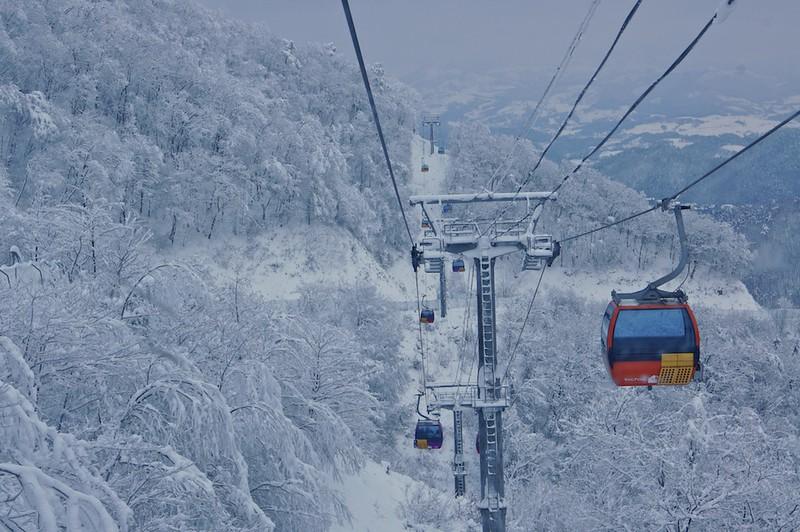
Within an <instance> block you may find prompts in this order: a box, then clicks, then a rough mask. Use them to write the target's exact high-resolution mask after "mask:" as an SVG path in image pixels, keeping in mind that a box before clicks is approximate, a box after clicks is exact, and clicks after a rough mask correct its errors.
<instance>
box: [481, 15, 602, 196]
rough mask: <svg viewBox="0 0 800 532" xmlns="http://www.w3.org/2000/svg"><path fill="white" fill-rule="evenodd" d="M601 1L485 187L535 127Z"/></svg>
mask: <svg viewBox="0 0 800 532" xmlns="http://www.w3.org/2000/svg"><path fill="white" fill-rule="evenodd" d="M600 2H601V0H594V2H592V5H590V6H589V11H588V12H587V13H586V16H585V17H584V18H583V21H582V22H581V25H580V26H579V27H578V32H577V33H576V34H575V36H574V37H573V38H572V41H571V42H570V44H569V46H568V47H567V50H566V52H565V53H564V56H563V57H562V58H561V62H560V63H559V64H558V66H557V67H556V70H555V72H553V77H551V78H550V81H549V82H548V84H547V86H546V87H545V89H544V92H543V93H542V95H541V96H540V97H539V101H538V102H536V106H535V107H534V108H533V111H531V114H530V115H528V118H527V119H526V120H525V122H523V127H522V129H521V130H520V132H519V133H518V134H517V136H516V137H514V142H513V143H512V145H511V149H510V150H509V151H508V153H507V154H506V156H505V158H504V159H503V161H502V162H501V163H500V166H498V167H497V168H496V169H495V171H494V172H493V173H492V175H491V177H490V178H489V182H488V183H487V185H486V187H485V188H488V189H489V190H492V191H493V190H494V186H495V178H497V177H498V174H500V179H501V180H502V178H503V176H502V173H501V171H503V169H504V168H505V167H506V165H507V164H508V162H509V161H510V160H511V158H512V157H513V155H514V153H516V151H517V147H518V146H519V141H520V140H521V139H522V137H523V136H524V135H525V134H527V133H528V131H530V130H531V129H533V127H534V126H535V125H536V121H537V120H538V119H539V110H540V109H541V107H542V105H543V104H544V102H545V100H546V99H547V97H548V96H549V95H550V90H551V89H552V88H553V86H554V85H555V83H556V81H557V80H558V79H559V78H560V77H561V75H562V74H563V73H564V71H566V68H567V66H568V65H569V62H570V61H571V60H572V56H573V54H574V53H575V50H576V49H577V48H578V44H579V43H580V41H581V39H582V38H583V34H584V33H585V32H586V29H587V28H588V27H589V22H590V21H591V20H592V17H594V14H595V12H597V8H598V6H599V5H600ZM498 184H499V183H498Z"/></svg>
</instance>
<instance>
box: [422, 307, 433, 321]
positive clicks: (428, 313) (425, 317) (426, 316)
mask: <svg viewBox="0 0 800 532" xmlns="http://www.w3.org/2000/svg"><path fill="white" fill-rule="evenodd" d="M435 319H436V316H435V315H434V313H433V310H432V309H429V308H424V309H422V312H420V313H419V322H420V323H433V322H434V320H435Z"/></svg>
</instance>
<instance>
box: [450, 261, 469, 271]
mask: <svg viewBox="0 0 800 532" xmlns="http://www.w3.org/2000/svg"><path fill="white" fill-rule="evenodd" d="M465 269H466V267H465V265H464V259H454V260H453V271H454V272H456V273H463V272H464V270H465Z"/></svg>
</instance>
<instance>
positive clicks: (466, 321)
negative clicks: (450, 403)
mask: <svg viewBox="0 0 800 532" xmlns="http://www.w3.org/2000/svg"><path fill="white" fill-rule="evenodd" d="M474 275H475V264H474V262H473V264H470V268H469V276H468V282H469V289H468V290H467V303H466V305H465V306H466V310H465V311H464V322H463V328H462V332H461V348H460V349H459V352H458V366H457V367H456V384H457V385H458V386H457V387H456V404H458V400H459V398H460V395H461V374H462V372H463V369H464V355H465V354H466V352H467V340H468V339H467V336H468V334H467V327H469V326H470V319H469V318H470V311H471V310H472V289H473V286H472V282H473V277H474Z"/></svg>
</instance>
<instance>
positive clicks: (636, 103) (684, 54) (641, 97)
mask: <svg viewBox="0 0 800 532" xmlns="http://www.w3.org/2000/svg"><path fill="white" fill-rule="evenodd" d="M716 19H717V13H714V16H713V17H711V18H710V19H709V20H708V22H706V25H705V26H703V29H701V30H700V33H698V34H697V35H696V36H695V38H694V39H693V40H692V42H690V43H689V45H688V46H687V47H686V48H684V50H683V51H682V52H681V53H680V55H678V57H677V58H676V59H675V60H674V61H673V62H672V64H671V65H669V67H668V68H667V69H666V70H665V71H664V73H663V74H661V75H660V76H659V77H658V78H656V80H655V81H654V82H653V83H651V84H650V86H649V87H647V89H645V91H644V92H643V93H642V94H640V95H639V97H638V98H636V100H635V101H634V102H633V104H631V106H630V107H629V108H628V110H627V111H625V114H623V115H622V117H621V118H620V119H619V120H618V121H617V123H616V124H615V125H614V127H613V128H611V131H609V132H608V133H607V134H606V136H605V137H603V139H602V140H601V141H600V142H599V143H598V144H597V146H595V147H594V149H592V150H591V151H590V152H589V153H587V154H586V155H585V156H584V157H583V159H581V161H580V162H579V163H578V164H577V165H576V166H575V168H573V169H572V171H571V172H569V173H568V174H567V175H565V176H564V177H563V178H562V179H561V182H560V183H559V184H558V185H557V186H556V188H554V189H553V193H555V192H558V191H559V190H560V189H561V187H562V186H564V183H566V182H567V180H568V179H569V178H570V177H572V176H573V175H575V174H576V173H578V172H579V171H580V169H581V168H583V165H584V164H585V163H586V161H588V160H589V159H590V158H591V157H592V156H594V155H595V154H596V153H597V152H598V151H600V148H602V147H603V146H604V145H605V143H606V142H608V140H609V139H610V138H611V137H612V136H613V135H614V133H616V132H617V130H619V128H620V126H622V123H623V122H625V120H627V119H628V117H629V116H630V115H631V114H632V113H633V112H634V111H635V110H636V108H637V107H639V105H640V104H641V103H642V102H643V101H644V99H645V98H647V96H649V95H650V93H651V92H653V90H654V89H655V88H656V87H657V86H658V85H659V84H660V83H661V82H662V81H664V79H665V78H666V77H667V76H669V75H670V74H671V73H672V72H673V71H674V70H675V69H676V68H678V65H680V64H681V63H682V62H683V60H684V59H686V57H687V56H688V55H689V54H690V53H691V52H692V50H694V48H695V46H697V43H699V42H700V40H701V39H702V38H703V36H704V35H705V34H706V32H708V30H709V29H710V28H711V26H712V25H713V24H714V21H715V20H716Z"/></svg>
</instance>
